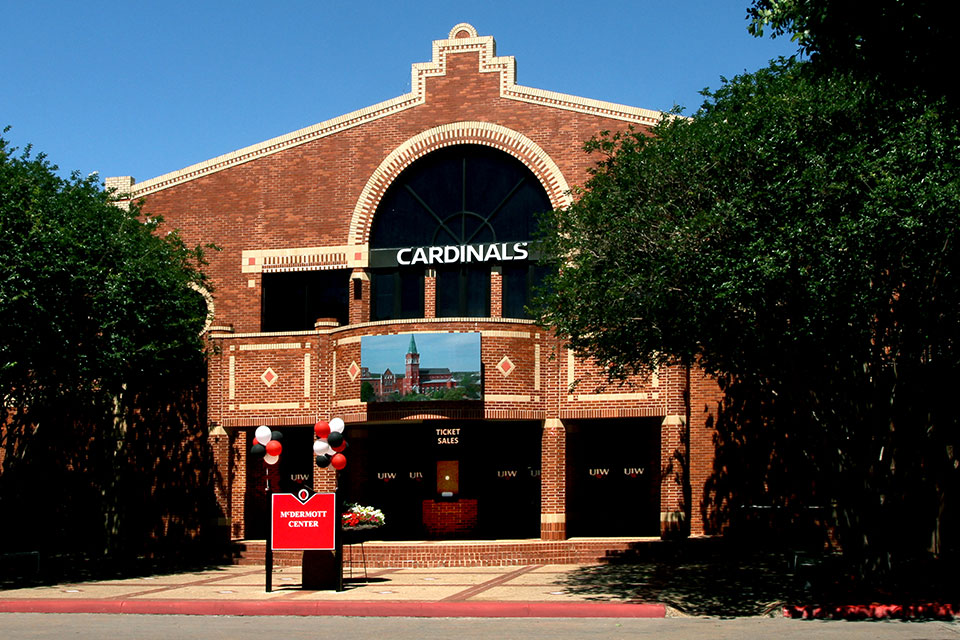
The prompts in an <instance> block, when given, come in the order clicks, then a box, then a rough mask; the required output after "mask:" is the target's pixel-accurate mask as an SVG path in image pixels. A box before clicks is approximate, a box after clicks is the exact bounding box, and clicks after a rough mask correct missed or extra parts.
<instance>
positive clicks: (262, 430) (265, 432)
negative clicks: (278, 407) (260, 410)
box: [254, 425, 273, 445]
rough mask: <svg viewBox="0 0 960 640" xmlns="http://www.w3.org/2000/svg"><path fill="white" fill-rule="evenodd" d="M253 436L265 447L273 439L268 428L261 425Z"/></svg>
mask: <svg viewBox="0 0 960 640" xmlns="http://www.w3.org/2000/svg"><path fill="white" fill-rule="evenodd" d="M254 436H255V437H256V438H257V442H259V443H260V444H262V445H266V444H267V443H268V442H270V440H272V439H273V432H272V431H270V427H268V426H266V425H262V426H259V427H257V430H256V432H255V433H254Z"/></svg>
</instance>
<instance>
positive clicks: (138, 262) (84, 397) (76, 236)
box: [0, 139, 208, 552]
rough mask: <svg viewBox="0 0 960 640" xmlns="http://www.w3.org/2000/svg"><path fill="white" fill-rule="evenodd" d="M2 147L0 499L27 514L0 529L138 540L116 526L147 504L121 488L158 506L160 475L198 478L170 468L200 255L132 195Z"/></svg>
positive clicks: (175, 454) (187, 443)
mask: <svg viewBox="0 0 960 640" xmlns="http://www.w3.org/2000/svg"><path fill="white" fill-rule="evenodd" d="M16 151H17V150H16V149H13V148H11V147H10V146H9V145H8V143H7V142H6V141H4V140H3V139H0V254H2V255H3V256H4V268H3V270H2V273H0V326H2V327H3V339H2V341H0V394H2V397H3V408H4V410H5V414H6V422H5V424H3V429H2V441H0V444H2V448H3V454H2V457H0V463H2V468H0V500H2V501H3V504H4V510H5V511H7V510H8V509H9V511H7V512H8V513H12V512H13V510H14V507H16V508H17V509H24V510H26V511H27V512H28V514H29V513H31V511H32V510H36V513H34V514H33V515H34V516H35V517H34V519H33V520H31V519H30V518H29V517H28V516H27V515H26V514H22V513H21V516H22V517H18V518H5V523H6V524H7V526H6V527H3V528H2V529H3V531H0V536H2V537H3V539H4V542H8V543H10V544H13V545H23V544H27V545H30V546H33V547H36V546H42V545H44V544H46V543H48V542H49V543H51V544H54V543H55V544H58V545H61V547H62V548H72V547H77V548H78V550H82V551H91V550H94V551H101V552H102V551H108V552H113V551H116V550H118V549H120V548H121V547H125V546H127V547H134V546H137V545H138V544H139V543H140V542H141V539H140V534H141V533H143V534H144V535H147V534H146V533H144V532H143V531H142V530H135V528H134V527H132V526H131V527H126V528H125V523H132V522H134V521H135V520H137V518H140V522H141V524H143V526H144V527H145V528H148V527H152V528H153V529H154V531H156V529H157V528H158V527H159V526H160V525H159V524H158V523H157V522H156V521H153V522H151V523H149V525H148V524H145V523H146V518H148V517H150V518H155V519H156V520H159V519H160V518H161V515H162V513H161V510H160V509H159V507H158V509H157V511H156V513H155V514H154V515H151V516H147V515H144V514H139V515H138V512H139V511H141V510H142V506H143V505H142V503H141V504H137V505H136V508H132V505H129V504H126V505H125V504H124V503H123V502H124V499H125V497H126V498H129V497H132V494H131V492H132V491H135V490H136V491H141V494H140V497H141V498H142V497H143V495H148V496H150V497H152V499H155V500H159V499H160V498H159V496H160V495H161V494H162V493H163V492H164V491H165V490H168V489H169V486H166V485H164V482H165V479H168V478H167V472H168V471H169V473H170V474H173V475H176V474H180V473H189V474H190V476H191V478H192V481H193V484H194V486H195V487H196V488H198V489H199V488H202V484H203V483H198V479H200V478H202V477H206V476H207V474H208V472H207V471H206V470H190V469H187V468H186V467H187V466H188V465H187V464H183V465H181V464H180V462H181V453H183V454H184V455H188V456H190V455H192V456H200V455H201V454H200V453H199V450H198V449H196V448H195V447H193V446H192V441H191V439H190V438H189V437H187V435H188V434H189V435H190V436H193V435H197V434H199V433H202V431H204V430H203V426H204V425H203V422H202V418H201V417H200V415H201V411H200V410H199V409H198V407H199V405H198V404H197V401H196V398H195V397H194V396H193V395H192V394H193V391H192V390H193V389H195V388H196V385H197V384H198V382H202V379H203V371H204V370H205V366H204V364H203V363H204V360H203V353H204V340H203V338H202V337H201V330H202V328H203V326H204V322H205V319H206V315H207V307H206V303H205V300H204V298H203V296H202V295H200V294H199V293H198V291H197V289H198V288H200V287H203V286H204V285H205V283H206V280H205V277H204V275H203V273H202V271H201V270H200V267H201V265H202V263H203V252H202V250H201V249H199V248H193V249H192V248H189V247H187V246H186V245H185V243H184V242H183V240H182V239H181V238H180V237H179V235H178V234H177V233H176V232H170V233H167V234H166V235H162V236H161V235H158V233H156V232H157V229H158V226H159V224H160V221H159V220H156V219H154V220H151V219H142V218H141V215H140V210H139V208H138V207H137V206H136V205H134V206H132V207H131V208H130V210H129V211H127V210H123V209H121V208H118V207H117V206H115V205H114V204H113V203H112V202H111V195H110V194H108V193H106V192H104V190H103V188H102V187H101V186H100V184H99V181H98V178H97V177H96V175H92V176H88V177H85V178H82V177H80V176H79V175H77V174H74V175H72V176H71V177H70V178H69V179H63V178H60V177H58V176H57V174H56V173H55V171H56V167H55V166H53V165H51V164H50V163H48V162H47V161H46V159H45V158H44V156H43V155H39V156H36V157H33V156H32V155H31V151H30V149H29V148H27V149H26V150H25V151H23V152H22V153H20V154H19V155H16ZM160 426H164V427H168V428H171V429H172V428H177V429H182V430H183V431H184V432H186V433H169V434H167V433H165V432H164V430H163V429H160V428H159V427H160ZM147 434H150V435H151V438H152V441H146V440H145V439H144V437H145V436H146V435H147ZM171 437H174V438H176V439H177V440H171ZM164 438H165V439H164ZM171 442H179V444H178V445H176V446H177V447H179V450H168V449H174V447H171V446H170V445H171ZM174 461H176V462H174ZM196 463H197V464H201V462H200V458H199V457H197V458H196ZM173 467H177V468H176V469H174V468H173ZM134 476H136V480H134ZM169 481H170V482H174V480H172V479H169ZM142 483H149V484H150V485H151V486H146V487H145V486H142ZM44 493H46V494H47V495H46V496H44ZM31 500H38V501H39V502H38V503H34V502H31ZM194 500H195V501H196V502H197V503H199V502H200V501H199V498H198V496H194ZM182 507H183V505H182V506H181V508H182ZM177 517H178V518H179V521H181V522H182V521H183V518H182V517H180V516H177ZM14 523H16V526H17V527H18V528H17V529H13V528H12V527H13V525H14ZM25 523H26V524H25ZM163 526H164V527H167V528H168V529H171V530H172V528H173V525H172V524H171V522H169V521H168V522H167V523H166V524H164V525H163ZM121 530H122V531H121ZM68 532H69V534H68ZM58 534H60V535H63V537H62V538H61V539H60V540H59V541H57V535H58Z"/></svg>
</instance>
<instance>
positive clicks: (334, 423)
mask: <svg viewBox="0 0 960 640" xmlns="http://www.w3.org/2000/svg"><path fill="white" fill-rule="evenodd" d="M343 427H344V424H343V420H341V419H340V418H333V419H332V420H330V431H336V432H337V433H343Z"/></svg>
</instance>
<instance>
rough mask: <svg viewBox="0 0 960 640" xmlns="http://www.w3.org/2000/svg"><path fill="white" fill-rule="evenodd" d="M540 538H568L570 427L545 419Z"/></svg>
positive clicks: (541, 456)
mask: <svg viewBox="0 0 960 640" xmlns="http://www.w3.org/2000/svg"><path fill="white" fill-rule="evenodd" d="M540 539H541V540H566V539H567V430H566V428H565V427H564V426H563V422H562V421H560V420H558V419H556V418H551V419H548V420H544V421H543V433H542V434H541V443H540Z"/></svg>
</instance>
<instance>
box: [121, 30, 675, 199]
mask: <svg viewBox="0 0 960 640" xmlns="http://www.w3.org/2000/svg"><path fill="white" fill-rule="evenodd" d="M470 52H476V53H477V54H478V56H479V69H478V70H479V72H480V73H498V74H500V82H499V85H500V97H501V98H505V99H508V100H518V101H521V102H527V103H531V104H539V105H543V106H549V107H553V108H555V109H566V110H569V111H577V112H581V113H588V114H592V115H597V116H602V117H606V118H612V119H616V120H622V121H624V122H630V123H636V124H643V125H650V126H652V125H655V124H656V123H657V122H659V121H660V120H661V119H662V118H663V117H664V115H665V114H663V112H660V111H653V110H650V109H640V108H638V107H630V106H626V105H621V104H616V103H613V102H605V101H602V100H592V99H589V98H582V97H579V96H574V95H569V94H565V93H557V92H554V91H546V90H543V89H534V88H531V87H524V86H522V85H518V84H517V83H516V76H517V66H516V60H515V59H514V57H513V56H497V55H496V42H495V41H494V39H493V36H479V35H477V30H476V29H475V28H474V27H473V26H472V25H470V24H467V23H466V22H461V23H460V24H458V25H456V26H454V27H453V29H451V30H450V34H449V37H448V38H447V39H445V40H434V41H433V55H432V60H431V61H430V62H418V63H415V64H413V65H412V68H411V80H410V86H411V91H410V92H409V93H405V94H403V95H401V96H397V97H396V98H392V99H390V100H386V101H384V102H379V103H377V104H374V105H371V106H369V107H365V108H363V109H358V110H356V111H352V112H350V113H346V114H344V115H342V116H338V117H336V118H332V119H330V120H325V121H323V122H320V123H318V124H315V125H313V126H310V127H306V128H303V129H299V130H297V131H294V132H292V133H288V134H286V135H283V136H279V137H276V138H272V139H270V140H266V141H264V142H261V143H259V144H255V145H252V146H249V147H244V148H243V149H239V150H237V151H233V152H231V153H227V154H224V155H222V156H218V157H216V158H213V159H210V160H207V161H205V162H200V163H198V164H194V165H191V166H189V167H185V168H183V169H180V170H179V171H173V172H171V173H167V174H164V175H161V176H158V177H156V178H152V179H150V180H146V181H144V182H141V183H139V184H134V183H133V179H132V178H124V179H123V180H124V184H123V187H124V189H123V192H124V195H126V196H127V200H128V201H129V200H134V199H136V198H140V197H143V196H145V195H148V194H150V193H154V192H156V191H160V190H162V189H166V188H168V187H171V186H174V185H177V184H180V183H183V182H188V181H190V180H194V179H196V178H200V177H203V176H206V175H209V174H211V173H216V172H218V171H222V170H224V169H228V168H230V167H233V166H236V165H239V164H243V163H246V162H250V161H251V160H256V159H257V158H262V157H264V156H268V155H272V154H274V153H278V152H280V151H284V150H286V149H290V148H293V147H296V146H299V145H301V144H305V143H307V142H311V141H313V140H317V139H319V138H324V137H327V136H330V135H333V134H335V133H338V132H340V131H343V130H345V129H351V128H353V127H356V126H359V125H361V124H365V123H367V122H371V121H374V120H377V119H379V118H383V117H386V116H389V115H393V114H395V113H397V112H399V111H404V110H406V109H410V108H412V107H415V106H417V105H420V104H424V103H425V102H426V82H427V79H428V78H432V77H440V76H444V75H446V72H447V58H448V55H450V54H458V53H470ZM115 180H117V179H116V178H106V181H107V183H108V184H111V183H113V181H115ZM114 186H117V185H115V184H114ZM123 202H124V199H123V198H122V197H121V199H120V200H119V201H118V203H119V204H121V205H122V204H123Z"/></svg>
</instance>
